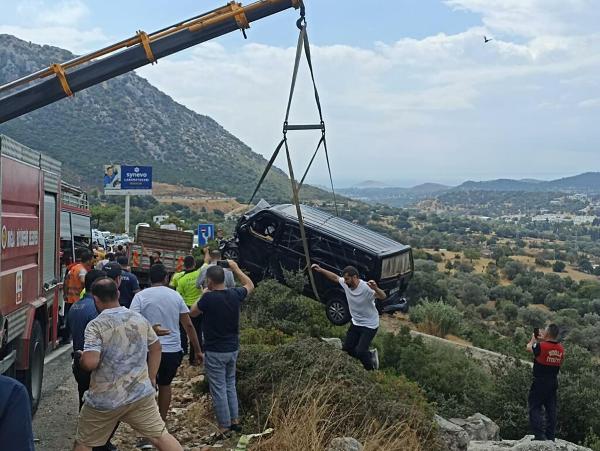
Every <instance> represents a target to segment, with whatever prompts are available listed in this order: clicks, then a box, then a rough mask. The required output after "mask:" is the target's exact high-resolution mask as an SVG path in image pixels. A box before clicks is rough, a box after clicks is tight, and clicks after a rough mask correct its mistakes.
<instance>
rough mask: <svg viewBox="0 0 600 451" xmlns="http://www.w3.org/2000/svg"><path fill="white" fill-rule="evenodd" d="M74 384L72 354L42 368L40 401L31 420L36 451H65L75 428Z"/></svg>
mask: <svg viewBox="0 0 600 451" xmlns="http://www.w3.org/2000/svg"><path fill="white" fill-rule="evenodd" d="M77 414H78V405H77V384H76V383H75V379H73V374H72V373H71V353H70V352H69V351H68V350H67V351H66V352H65V353H64V354H62V355H60V356H59V357H57V358H56V359H55V360H52V361H51V362H49V363H47V364H46V365H45V366H44V385H43V387H42V400H41V402H40V406H39V408H38V411H37V413H36V415H35V417H34V419H33V435H34V437H35V440H36V442H35V449H36V451H67V450H70V449H71V448H72V447H73V439H74V437H75V429H76V427H77Z"/></svg>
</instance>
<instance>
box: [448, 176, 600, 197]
mask: <svg viewBox="0 0 600 451" xmlns="http://www.w3.org/2000/svg"><path fill="white" fill-rule="evenodd" d="M456 189H457V190H469V191H472V190H478V191H479V190H484V191H530V192H550V191H576V192H587V193H599V192H600V172H585V173H583V174H579V175H575V176H572V177H564V178H560V179H557V180H549V181H540V180H531V179H523V180H512V179H497V180H488V181H482V182H474V181H471V180H469V181H466V182H464V183H463V184H462V185H460V186H458V187H456Z"/></svg>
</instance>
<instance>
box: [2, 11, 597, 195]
mask: <svg viewBox="0 0 600 451" xmlns="http://www.w3.org/2000/svg"><path fill="white" fill-rule="evenodd" d="M224 3H225V2H224V1H223V0H221V1H214V0H210V1H204V2H199V1H197V0H196V1H191V0H181V1H175V2H167V1H162V0H161V1H151V2H149V1H145V2H142V1H140V0H134V1H125V2H123V1H120V2H117V1H114V0H105V1H103V2H98V1H94V2H92V1H83V0H13V1H10V2H9V1H7V0H0V32H5V33H11V34H15V35H17V36H19V37H21V38H23V39H27V40H31V41H33V42H36V43H40V44H43V43H49V44H53V45H58V46H60V47H64V48H68V49H70V50H72V51H74V52H78V53H82V52H85V51H88V50H93V49H95V48H98V47H100V46H103V45H105V44H108V43H111V42H114V41H116V40H119V39H122V38H124V37H127V36H130V35H132V34H133V33H134V32H135V30H138V29H143V30H145V31H148V32H151V31H153V30H155V29H158V28H162V27H164V26H166V25H169V24H171V23H173V22H176V21H178V20H181V19H185V18H188V17H190V16H193V15H196V14H198V13H201V12H203V11H206V10H209V9H212V8H214V7H217V6H222V5H223V4H224ZM597 6H598V4H597V0H395V1H389V0H386V1H384V0H371V1H363V0H349V1H346V2H342V1H340V0H307V14H308V20H309V32H310V37H311V43H312V44H313V47H314V48H313V58H314V62H315V68H316V73H317V82H318V84H319V87H320V91H321V98H322V101H323V105H324V113H325V118H326V122H327V125H328V132H329V144H330V150H331V154H332V162H333V167H334V177H335V179H336V180H337V183H338V184H339V185H349V184H352V183H354V182H358V181H361V180H365V179H380V180H382V181H384V182H386V183H391V184H396V185H403V186H406V185H411V184H416V183H419V182H424V181H436V182H443V183H458V182H461V181H462V180H464V179H475V180H481V179H488V178H494V177H515V178H519V177H538V178H554V177H560V176H566V175H572V174H575V173H579V172H584V171H596V170H599V164H600V152H598V147H599V146H598V144H599V142H600V127H598V126H597V123H598V115H599V113H600V79H599V77H598V73H600V70H599V69H600V32H599V31H598V26H597V24H598V23H600V8H598V7H597ZM296 17H297V12H295V11H291V10H290V11H288V12H285V13H281V14H278V15H275V16H272V17H270V18H267V19H264V20H262V21H260V22H257V23H254V24H252V27H251V29H250V30H249V32H248V38H249V39H248V40H246V41H244V40H243V39H242V38H241V36H240V34H239V33H234V34H232V35H229V36H226V37H222V38H220V39H218V40H215V41H211V42H209V43H206V44H203V45H200V46H197V47H196V48H194V49H189V50H187V51H184V52H181V53H180V54H178V55H176V56H172V57H169V58H167V59H164V60H161V61H160V62H159V64H158V65H155V66H152V67H147V68H143V69H141V70H139V71H138V73H139V74H140V75H141V76H143V77H145V78H147V79H148V80H149V81H150V82H151V83H153V84H154V85H156V86H157V87H159V88H160V89H161V90H163V91H165V92H166V93H167V94H169V95H170V96H172V97H173V98H174V99H175V100H176V101H178V102H180V103H182V104H184V105H186V106H188V107H189V108H192V109H193V110H195V111H197V112H199V113H202V114H207V115H210V116H212V117H213V118H215V119H216V120H217V121H219V122H220V123H221V124H222V125H223V126H224V127H225V128H227V129H228V130H229V131H231V132H232V133H234V134H235V135H236V136H238V137H239V138H240V139H242V140H243V141H245V142H246V143H248V144H249V145H250V146H251V147H252V148H253V149H254V150H255V151H257V152H260V153H262V154H263V155H266V156H268V155H270V153H271V151H272V147H273V145H274V144H275V143H276V142H277V139H278V137H279V136H278V134H279V130H280V128H281V120H282V116H283V112H284V111H283V110H284V108H285V99H286V96H287V90H288V85H289V77H290V71H291V66H292V63H293V55H294V48H293V46H295V41H296V38H297V34H296V33H297V32H296V30H295V28H294V22H295V18H296ZM484 34H485V35H487V36H492V37H494V41H492V42H490V43H487V44H484V43H483V35H484ZM300 76H301V79H300V82H299V85H298V93H299V97H298V99H297V101H296V102H295V104H294V109H293V115H294V117H295V118H298V119H299V120H301V119H302V120H310V119H312V118H313V117H314V106H313V105H312V104H311V102H310V85H309V84H308V83H307V79H306V77H307V74H306V71H304V70H303V71H302V72H301V74H300ZM317 138H318V136H316V137H308V136H303V137H298V138H296V142H294V149H295V153H296V156H295V160H296V162H297V163H298V164H300V165H302V164H304V163H305V161H306V159H307V158H308V156H309V154H310V152H311V148H312V145H313V142H314V141H315V140H316V139H317ZM282 163H283V162H280V166H282V165H283V164H282ZM311 181H312V182H314V183H324V182H325V181H326V173H325V171H324V165H323V164H320V165H318V166H317V167H316V168H315V171H314V173H313V174H312V178H311Z"/></svg>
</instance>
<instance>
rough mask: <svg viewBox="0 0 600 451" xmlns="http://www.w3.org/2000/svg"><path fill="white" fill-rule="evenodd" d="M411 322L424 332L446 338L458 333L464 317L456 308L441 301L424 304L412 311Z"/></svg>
mask: <svg viewBox="0 0 600 451" xmlns="http://www.w3.org/2000/svg"><path fill="white" fill-rule="evenodd" d="M410 320H411V321H412V322H413V323H416V324H418V325H419V328H420V329H421V330H423V332H426V333H429V334H432V335H436V336H438V337H445V336H446V335H448V334H449V333H456V332H458V330H459V328H460V324H461V321H462V315H461V313H460V312H459V311H458V310H457V309H456V308H455V307H452V306H450V305H447V304H445V303H443V302H441V301H439V302H424V303H422V304H419V305H417V306H416V307H413V308H412V309H411V310H410Z"/></svg>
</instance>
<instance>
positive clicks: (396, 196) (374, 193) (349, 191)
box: [339, 181, 450, 207]
mask: <svg viewBox="0 0 600 451" xmlns="http://www.w3.org/2000/svg"><path fill="white" fill-rule="evenodd" d="M448 189H450V187H449V186H446V185H441V184H439V183H423V184H421V185H417V186H413V187H412V188H400V187H386V186H385V185H381V186H378V185H377V182H373V181H367V182H363V183H361V184H359V185H356V186H353V187H351V188H343V189H341V190H339V191H340V193H341V194H343V195H345V196H348V197H351V198H353V199H358V200H363V201H366V202H377V203H382V204H387V205H390V206H392V207H405V206H407V205H410V204H412V203H415V202H418V201H420V200H423V199H427V198H430V197H432V196H433V195H435V194H438V193H442V192H444V191H447V190H448Z"/></svg>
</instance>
